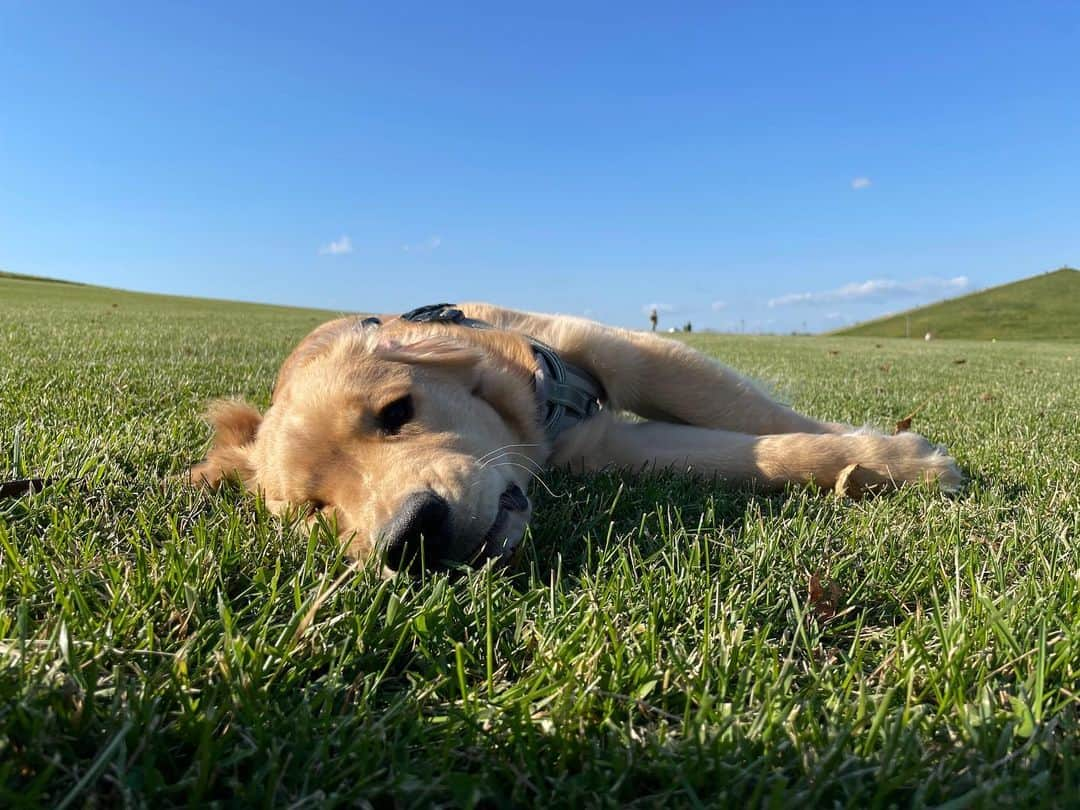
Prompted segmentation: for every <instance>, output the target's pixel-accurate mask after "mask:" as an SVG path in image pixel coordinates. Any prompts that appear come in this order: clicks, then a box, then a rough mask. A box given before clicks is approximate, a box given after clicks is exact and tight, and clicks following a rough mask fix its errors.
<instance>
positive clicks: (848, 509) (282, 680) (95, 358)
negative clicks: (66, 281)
mask: <svg viewBox="0 0 1080 810" xmlns="http://www.w3.org/2000/svg"><path fill="white" fill-rule="evenodd" d="M417 303H421V302H417ZM325 317H326V316H325V314H322V313H312V312H305V311H301V310H287V309H281V308H271V307H258V306H253V305H235V304H225V303H220V302H211V301H196V300H178V299H166V298H155V297H151V296H139V295H133V294H126V293H120V292H114V291H109V290H101V289H98V288H90V287H72V286H66V285H57V284H49V283H43V282H33V281H25V280H13V279H5V280H0V475H16V476H27V475H43V476H49V477H52V478H55V479H56V483H55V484H54V485H52V486H50V487H49V488H47V489H46V490H44V491H42V492H41V493H39V494H36V495H33V496H30V497H26V498H22V499H18V500H8V501H3V502H0V561H2V562H0V805H4V806H7V807H16V806H57V805H62V806H66V807H83V806H87V807H104V806H110V807H111V806H121V805H124V806H136V807H139V806H147V807H155V808H157V807H168V806H172V805H188V806H202V805H204V804H207V803H209V802H212V801H217V802H221V803H225V804H236V805H242V806H268V805H280V806H333V805H338V804H350V805H351V804H357V803H363V802H365V801H369V802H371V803H373V804H375V805H380V806H385V805H388V804H393V805H395V806H428V805H431V804H435V803H442V804H453V805H465V806H468V805H473V804H480V805H483V806H503V805H522V804H538V805H550V804H557V805H566V806H574V805H596V806H621V805H632V806H633V805H636V806H647V807H655V806H659V805H664V806H673V807H674V806H700V805H716V804H730V805H733V806H744V805H749V806H760V805H767V806H773V807H788V806H798V805H799V804H803V805H810V804H813V805H830V806H850V807H867V806H876V807H888V806H908V805H914V806H925V805H938V804H942V803H951V804H949V806H952V807H968V806H984V807H991V806H995V807H996V806H1000V805H1004V804H1009V803H1015V804H1027V805H1030V804H1040V803H1042V804H1049V805H1054V804H1059V805H1066V804H1072V803H1074V802H1075V797H1076V796H1077V795H1078V794H1077V791H1078V790H1080V715H1078V710H1077V706H1078V701H1080V691H1078V683H1080V555H1078V536H1077V535H1078V528H1080V527H1078V521H1080V517H1078V515H1080V496H1078V487H1077V479H1078V477H1080V467H1078V461H1077V460H1078V459H1080V436H1078V431H1077V423H1076V417H1077V414H1078V413H1080V383H1078V380H1080V374H1078V373H1077V371H1078V363H1080V358H1078V357H1077V356H1076V346H1075V345H1068V344H1060V343H1051V342H1043V343H1009V344H1006V343H997V344H989V343H985V342H983V343H974V342H963V341H955V342H948V343H930V344H923V343H915V342H913V341H898V340H877V341H874V340H866V339H858V338H843V339H841V338H736V337H708V336H691V337H690V338H689V339H690V340H692V342H693V343H694V345H696V346H698V347H699V348H702V349H704V350H706V351H709V352H712V353H714V354H716V355H717V356H719V357H721V358H723V359H724V360H726V361H728V362H730V363H733V364H734V365H736V366H738V367H740V368H742V369H745V370H747V371H749V372H751V373H754V374H755V375H757V376H758V377H759V378H761V379H763V380H765V381H766V382H768V383H769V384H771V385H772V386H774V388H776V389H777V390H779V391H781V392H784V393H785V394H786V395H787V396H789V397H790V398H791V399H792V401H793V402H794V404H795V405H796V406H798V407H800V408H802V409H804V410H806V411H808V412H810V413H812V414H814V415H817V416H820V417H826V416H827V417H829V418H837V419H847V420H850V421H852V422H855V423H863V422H871V423H874V424H877V425H881V426H887V425H890V424H891V423H892V422H894V421H895V420H896V419H898V418H899V417H901V416H904V415H905V414H907V413H909V412H911V411H913V410H915V409H916V408H919V407H920V406H921V410H919V412H918V414H917V415H916V416H915V425H914V427H915V428H916V429H920V430H922V431H923V432H925V433H926V434H927V435H929V436H931V437H933V438H934V439H935V440H938V441H944V442H947V443H948V444H949V445H950V447H951V449H952V450H953V452H954V453H955V455H956V457H957V458H958V460H959V462H960V463H961V465H962V466H963V467H964V468H965V469H966V470H967V471H968V473H969V474H970V476H971V479H972V480H971V485H970V487H969V489H968V490H967V491H966V492H965V493H964V494H963V495H961V496H959V497H956V498H953V499H948V498H944V497H941V496H939V495H937V494H935V493H933V492H929V491H925V490H921V489H910V490H907V491H904V492H901V493H898V494H896V495H894V496H889V497H884V498H878V499H875V500H871V501H866V502H861V503H850V502H844V501H841V500H838V499H837V498H835V497H834V496H832V495H830V494H828V493H814V492H809V491H804V490H792V491H790V492H787V493H784V494H779V495H772V496H759V495H755V494H754V493H752V492H747V491H730V490H727V489H725V488H724V487H722V486H720V485H719V484H717V483H715V482H712V481H707V480H700V479H692V478H687V477H684V476H680V475H675V474H660V475H655V476H651V477H647V478H643V479H634V478H630V477H623V476H621V475H618V474H615V473H612V474H607V475H601V476H598V477H595V478H580V477H573V476H569V475H565V474H558V473H551V474H549V475H548V476H546V481H547V485H548V486H549V487H550V489H551V491H552V494H550V495H549V494H546V493H544V491H543V489H542V488H540V487H534V491H533V494H534V495H535V497H536V501H537V510H536V511H537V518H536V520H535V521H534V525H533V527H532V532H531V539H530V540H529V545H528V549H527V555H526V559H525V561H524V564H523V567H522V570H521V571H520V572H519V573H518V574H517V575H515V576H507V575H504V574H495V575H492V574H491V573H490V572H488V571H478V572H475V573H469V574H467V575H465V576H461V577H458V578H456V579H449V578H447V577H445V576H433V577H430V578H428V579H427V580H425V581H423V582H411V581H409V580H408V579H405V578H397V579H392V580H388V581H380V580H379V579H378V578H377V577H375V576H374V575H373V574H371V573H370V572H367V571H364V572H361V573H359V574H358V575H356V576H345V577H344V579H342V580H341V581H340V584H339V586H338V587H332V585H333V584H334V583H335V580H337V579H338V578H339V577H340V576H341V575H342V574H343V572H346V568H347V564H346V562H345V561H344V560H343V559H342V558H341V556H340V555H339V554H338V552H337V549H336V546H335V543H334V542H332V541H331V540H330V539H329V538H328V537H327V536H325V535H320V534H316V535H315V536H314V537H313V538H308V537H306V536H304V535H303V534H302V533H300V532H298V531H296V530H294V528H293V527H291V526H288V525H283V524H282V523H280V522H279V521H277V520H276V519H274V518H272V517H271V516H270V515H268V514H267V512H266V511H265V510H264V509H263V508H262V507H261V506H260V505H259V504H258V503H256V502H255V501H254V500H253V499H250V498H248V497H245V496H243V495H242V494H241V493H239V492H236V491H226V492H222V493H220V494H216V495H211V494H205V493H201V492H195V491H191V490H189V489H186V488H184V487H182V486H179V485H177V483H175V482H174V481H173V480H171V479H170V476H173V475H176V474H177V473H180V472H181V471H182V470H183V469H184V467H185V465H186V464H188V463H189V462H191V461H193V460H196V459H198V458H199V457H200V454H201V453H202V451H203V450H204V448H205V444H206V441H207V438H208V434H207V430H206V428H205V427H204V426H203V425H202V424H201V423H200V422H199V419H198V413H199V411H200V408H201V407H202V404H203V403H204V401H205V400H207V399H208V398H211V397H216V396H221V395H228V394H240V395H243V396H246V397H248V398H250V399H251V400H253V401H255V402H257V403H259V404H260V405H265V404H266V402H267V399H268V395H269V388H270V384H271V381H272V379H273V375H274V372H275V370H276V368H277V366H278V363H279V362H280V360H281V359H282V357H283V356H284V355H285V353H286V352H287V351H288V349H289V347H290V346H291V345H292V344H293V343H294V342H295V341H296V340H297V339H298V338H299V337H300V336H302V335H303V334H304V333H305V332H306V331H307V330H308V329H309V328H310V327H311V326H312V325H314V324H315V323H317V322H319V321H320V320H322V319H323V318H325ZM960 361H964V362H963V363H961V362H960ZM811 577H816V583H815V592H814V593H813V594H811V592H810V588H809V582H810V578H811ZM811 596H812V597H813V598H811ZM309 619H310V620H309Z"/></svg>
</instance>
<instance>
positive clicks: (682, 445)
mask: <svg viewBox="0 0 1080 810" xmlns="http://www.w3.org/2000/svg"><path fill="white" fill-rule="evenodd" d="M552 461H553V462H554V463H555V464H564V465H569V466H570V467H571V468H572V469H584V470H596V469H601V468H603V467H607V466H615V467H623V468H630V469H642V468H646V467H651V468H657V469H659V468H668V467H670V468H674V469H678V470H693V471H695V472H698V473H702V474H706V475H715V476H717V477H719V478H721V479H723V480H724V481H726V482H730V483H732V484H745V483H753V484H756V485H758V486H762V487H764V488H767V489H778V488H781V487H783V486H784V485H785V484H788V483H797V484H806V483H810V482H811V481H813V482H815V483H817V484H818V485H820V486H825V487H830V488H831V487H833V486H834V485H835V484H836V483H837V480H838V479H839V478H840V476H841V474H844V473H845V471H846V473H847V474H849V475H850V474H852V468H853V467H854V465H858V467H857V468H856V471H855V473H854V474H855V475H856V476H857V480H858V485H859V486H860V487H863V486H881V487H891V486H898V485H900V484H903V483H907V482H917V481H935V482H937V484H938V485H939V486H940V487H941V488H942V489H945V490H954V489H956V488H958V487H959V486H960V484H961V483H962V481H963V476H962V475H961V473H960V471H959V470H958V469H957V467H956V464H955V463H954V462H953V460H952V459H951V458H949V457H948V456H947V455H945V454H944V453H942V452H941V451H940V450H939V449H938V448H937V447H935V446H934V445H932V444H930V442H928V441H927V440H926V439H924V438H923V437H921V436H919V435H917V434H914V433H902V434H899V435H897V436H883V435H880V434H876V433H865V432H858V433H848V434H822V433H783V434H775V435H766V436H755V435H750V434H746V433H734V432H731V431H724V430H710V429H708V428H699V427H692V426H690V425H672V424H668V423H665V422H636V423H634V422H622V421H619V420H616V419H614V418H612V417H610V416H606V415H602V416H600V417H596V418H594V420H590V422H589V423H585V424H583V425H581V426H579V427H577V428H574V429H573V430H570V431H567V433H566V434H564V435H563V436H561V437H559V441H558V442H557V444H556V447H555V452H554V455H553V457H552Z"/></svg>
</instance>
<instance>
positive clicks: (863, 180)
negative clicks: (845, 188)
mask: <svg viewBox="0 0 1080 810" xmlns="http://www.w3.org/2000/svg"><path fill="white" fill-rule="evenodd" d="M871 185H873V184H872V183H871V182H870V178H869V177H856V178H855V179H854V180H852V181H851V187H852V188H853V189H855V190H856V191H862V190H863V189H864V188H870V186H871Z"/></svg>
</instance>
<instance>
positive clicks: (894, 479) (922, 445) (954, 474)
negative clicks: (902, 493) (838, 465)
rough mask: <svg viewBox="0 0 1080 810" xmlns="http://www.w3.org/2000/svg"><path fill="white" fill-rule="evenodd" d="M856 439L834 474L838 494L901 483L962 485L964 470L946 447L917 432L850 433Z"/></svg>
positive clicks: (854, 494)
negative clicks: (837, 472) (884, 434)
mask: <svg viewBox="0 0 1080 810" xmlns="http://www.w3.org/2000/svg"><path fill="white" fill-rule="evenodd" d="M849 435H850V436H851V438H852V439H853V440H854V441H855V442H856V443H857V449H856V452H855V453H854V454H853V458H851V459H850V462H849V463H848V464H847V465H846V466H845V467H844V469H843V470H841V472H840V474H839V475H838V476H837V477H836V482H835V484H834V487H833V489H834V490H835V491H836V492H837V493H838V494H840V495H843V496H846V497H850V498H861V497H863V496H865V495H868V494H872V493H874V492H878V491H882V490H886V489H893V488H895V487H898V486H901V485H903V484H919V483H927V484H933V485H936V486H937V487H938V488H939V489H940V490H941V491H942V492H948V493H953V492H957V491H959V490H960V489H961V488H962V487H963V485H964V481H965V478H964V474H963V473H962V472H961V471H960V468H959V467H958V466H957V464H956V461H955V460H954V459H953V458H952V457H951V456H949V455H948V452H947V451H946V450H945V448H944V447H943V446H941V445H938V444H932V443H931V442H929V441H928V440H927V439H925V438H924V437H922V436H920V435H919V434H918V433H900V434H898V435H896V436H883V435H881V434H876V435H875V434H869V433H864V432H860V433H856V434H849Z"/></svg>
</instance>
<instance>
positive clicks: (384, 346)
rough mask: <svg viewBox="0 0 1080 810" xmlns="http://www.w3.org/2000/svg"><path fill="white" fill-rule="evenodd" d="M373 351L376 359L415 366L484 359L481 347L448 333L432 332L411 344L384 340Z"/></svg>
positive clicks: (459, 364)
mask: <svg viewBox="0 0 1080 810" xmlns="http://www.w3.org/2000/svg"><path fill="white" fill-rule="evenodd" d="M374 354H375V356H376V357H378V358H379V359H380V360H389V361H390V362H393V363H412V364H416V365H432V366H450V367H453V368H468V367H470V366H475V365H476V364H477V363H479V362H480V361H481V360H482V359H483V358H484V350H483V349H482V348H481V347H479V346H476V345H473V344H471V343H467V342H465V341H462V340H456V339H454V338H452V337H449V336H448V335H434V336H432V337H426V338H421V339H420V340H417V341H415V342H412V343H402V342H399V341H397V340H394V339H384V340H381V341H379V342H378V343H377V344H376V345H375V351H374Z"/></svg>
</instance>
